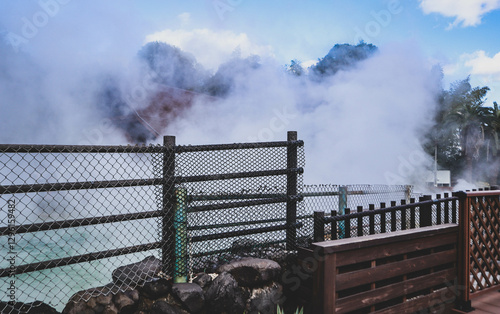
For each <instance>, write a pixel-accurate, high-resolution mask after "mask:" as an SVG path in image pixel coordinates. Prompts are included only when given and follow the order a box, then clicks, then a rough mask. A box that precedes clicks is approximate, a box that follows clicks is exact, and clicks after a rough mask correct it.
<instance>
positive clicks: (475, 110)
mask: <svg viewBox="0 0 500 314" xmlns="http://www.w3.org/2000/svg"><path fill="white" fill-rule="evenodd" d="M488 91H489V87H487V86H485V87H474V88H472V87H471V85H470V83H469V77H467V78H466V79H465V80H462V81H459V82H457V83H455V84H454V85H452V87H451V88H450V91H448V92H447V93H446V94H445V101H446V102H448V104H449V107H448V108H449V110H448V113H447V115H446V117H445V121H446V124H448V125H451V126H453V127H455V129H456V131H457V135H458V137H459V142H460V148H461V153H462V157H463V158H464V159H465V161H466V179H467V180H468V181H469V182H472V180H473V176H472V171H473V161H474V160H477V159H478V158H479V152H480V149H481V147H482V146H483V144H484V126H485V124H486V121H487V117H488V108H485V107H483V104H484V100H483V98H484V97H485V96H486V93H487V92H488Z"/></svg>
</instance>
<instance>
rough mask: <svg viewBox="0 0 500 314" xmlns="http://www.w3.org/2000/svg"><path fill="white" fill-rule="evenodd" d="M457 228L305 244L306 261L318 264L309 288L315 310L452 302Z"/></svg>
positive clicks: (412, 307)
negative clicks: (306, 245) (307, 247)
mask: <svg viewBox="0 0 500 314" xmlns="http://www.w3.org/2000/svg"><path fill="white" fill-rule="evenodd" d="M458 232H459V229H458V226H457V225H455V224H444V225H439V226H431V227H425V228H419V229H413V230H403V231H397V232H393V233H389V234H377V235H369V236H365V237H359V238H351V239H341V240H336V241H325V242H318V243H314V244H313V246H312V248H310V249H301V252H300V253H299V256H300V258H301V261H304V263H303V264H304V265H310V267H316V269H315V276H314V283H313V285H312V291H310V295H311V296H312V299H313V302H312V303H313V306H314V309H313V313H350V312H355V313H413V312H417V311H420V310H422V309H426V308H429V307H433V306H434V305H436V306H443V307H444V308H451V307H453V305H454V302H455V297H456V295H457V285H456V278H457V276H458V268H457V253H458V248H457V245H458V242H457V240H458ZM312 260H315V261H316V262H315V263H314V262H313V263H311V261H312ZM306 267H307V266H306Z"/></svg>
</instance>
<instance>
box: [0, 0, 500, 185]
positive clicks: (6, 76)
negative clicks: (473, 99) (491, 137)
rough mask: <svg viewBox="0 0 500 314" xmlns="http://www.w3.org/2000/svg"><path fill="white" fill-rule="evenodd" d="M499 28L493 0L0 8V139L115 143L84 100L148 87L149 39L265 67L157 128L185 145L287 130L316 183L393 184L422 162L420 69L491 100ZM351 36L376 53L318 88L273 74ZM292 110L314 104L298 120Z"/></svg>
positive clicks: (54, 1) (430, 106) (77, 2)
mask: <svg viewBox="0 0 500 314" xmlns="http://www.w3.org/2000/svg"><path fill="white" fill-rule="evenodd" d="M499 30H500V0H408V1H398V0H379V1H375V0H356V1H352V0H351V1H348V0H336V1H335V0H330V1H309V2H306V1H292V0H288V1H283V0H274V1H262V0H253V1H251V0H196V1H195V0H186V1H172V0H149V1H147V0H143V1H139V0H137V1H125V0H122V1H119V0H107V1H102V0H88V1H83V0H22V1H21V0H20V1H14V0H0V71H2V72H1V73H0V74H1V75H0V142H5V143H13V142H17V143H33V142H34V143H70V144H74V143H78V144H89V143H90V144H113V143H118V144H122V143H124V141H125V140H124V138H123V135H122V134H118V132H115V131H116V130H113V129H112V128H110V127H109V121H108V120H106V118H105V117H104V118H103V116H102V107H103V106H101V107H99V106H100V105H102V104H99V103H98V101H97V102H96V98H95V94H96V93H99V92H102V88H103V85H104V82H106V80H105V78H106V77H114V78H119V80H122V81H123V82H120V83H121V85H120V88H121V90H122V91H123V93H124V95H125V96H130V93H132V92H133V91H134V90H135V88H142V89H146V90H147V89H148V88H149V87H150V86H149V85H148V81H147V76H144V75H142V74H140V71H136V70H137V69H135V68H134V66H136V65H137V64H134V62H133V60H134V57H135V56H137V52H138V51H139V49H140V48H141V47H142V46H143V45H144V44H145V43H147V42H148V41H154V40H158V41H165V42H167V43H169V44H172V45H175V46H177V47H179V48H181V49H182V50H183V51H186V52H188V53H190V54H192V55H193V56H195V57H196V60H197V61H198V62H199V63H201V64H202V65H203V66H204V68H205V69H207V70H208V71H212V73H213V72H215V71H216V70H217V67H218V65H220V64H221V63H222V62H225V61H227V60H228V59H229V58H231V56H233V55H234V54H235V53H236V54H239V55H241V56H242V57H246V56H250V55H253V54H257V55H259V56H260V57H261V60H262V61H263V64H264V62H266V63H265V64H266V65H271V66H270V67H267V66H266V67H263V68H262V69H261V71H256V72H255V73H253V74H251V77H249V78H247V77H245V80H244V84H241V86H240V85H238V86H239V87H237V89H236V90H237V91H238V92H237V93H236V92H235V93H234V95H232V96H231V97H229V98H227V99H221V100H220V101H217V102H216V104H211V105H210V106H195V107H193V108H192V109H190V111H189V114H186V115H185V116H184V117H183V118H182V119H181V118H177V119H176V120H175V121H173V123H169V125H168V126H167V128H166V129H165V130H158V131H159V132H158V133H160V134H175V135H176V136H178V137H179V143H193V144H196V143H209V142H221V141H224V142H235V141H245V140H247V139H248V140H249V141H253V140H254V139H258V140H265V141H267V140H279V139H283V134H284V132H285V130H297V131H298V132H300V134H301V135H303V138H304V140H306V141H307V142H308V143H309V146H308V147H309V148H308V149H310V152H309V153H308V154H309V155H308V156H309V157H308V160H312V162H311V163H310V164H311V165H314V164H317V165H322V167H318V168H317V169H316V172H314V170H313V171H311V172H312V173H316V175H312V176H314V177H315V178H316V179H317V180H316V182H318V181H321V180H323V179H324V180H323V181H324V182H340V181H342V180H340V179H342V178H344V181H342V182H343V183H347V182H354V183H359V182H375V183H383V182H385V183H390V184H393V183H395V182H393V181H390V180H388V179H387V178H388V176H387V174H388V173H389V174H396V175H397V176H398V177H406V176H407V175H408V173H407V172H408V171H406V170H407V169H408V167H407V165H408V163H409V162H410V161H415V160H417V159H418V160H422V161H424V159H425V158H416V157H415V156H423V153H422V152H421V148H420V147H419V143H418V141H417V140H416V139H417V138H418V132H419V131H421V129H422V128H425V126H426V125H428V123H429V121H430V119H429V114H431V113H432V112H433V111H432V110H434V106H435V97H434V96H435V95H436V92H437V90H438V88H436V86H435V84H434V83H435V81H433V79H434V76H432V75H431V73H429V72H430V71H429V69H430V68H431V66H432V65H436V64H439V65H441V66H442V68H443V71H444V81H443V84H444V86H443V87H444V88H446V89H447V88H449V84H450V83H451V82H453V81H456V80H460V79H464V78H466V77H467V76H468V75H470V76H471V82H472V84H473V85H474V86H489V87H490V88H491V91H490V93H489V94H488V99H487V101H486V104H487V105H491V104H492V102H493V101H495V100H496V101H500V41H499V40H498V39H497V38H498V31H499ZM360 37H362V39H364V40H365V42H368V43H373V44H375V45H377V46H378V47H380V51H381V52H382V53H380V54H378V55H375V56H373V57H372V58H370V59H369V60H367V61H366V62H365V63H364V65H363V66H362V67H361V66H360V67H359V68H358V69H357V70H352V71H350V72H349V73H343V75H340V76H337V75H335V77H333V78H332V81H331V83H332V84H330V85H328V84H321V85H311V84H309V85H310V86H309V85H308V88H309V89H308V90H301V89H300V88H301V87H303V85H300V87H299V86H296V85H294V84H295V83H294V82H288V81H286V80H284V79H283V78H282V77H281V76H280V75H281V74H282V72H281V71H275V69H276V67H274V66H273V65H278V66H283V65H285V64H287V63H290V61H291V59H298V60H299V61H301V62H303V64H304V65H305V66H307V65H312V64H314V62H316V61H317V60H318V58H322V57H324V56H325V55H326V54H327V53H328V51H329V50H330V49H331V48H332V47H333V45H335V44H337V43H340V44H342V43H350V44H356V43H358V41H359V39H361V38H360ZM1 39H3V41H2V40H1ZM278 69H279V68H278ZM276 72H279V73H278V74H277V73H276ZM329 82H330V81H329ZM243 85H244V86H243ZM429 85H432V86H429ZM238 88H239V89H238ZM132 96H134V95H132ZM41 104H43V105H41ZM235 104H238V105H237V106H236V105H235ZM304 104H306V105H307V106H313V105H314V106H316V107H310V111H307V112H304V110H303V106H304ZM359 104H363V105H364V106H363V107H362V108H363V110H360V109H359V108H360V106H359ZM132 105H133V104H132ZM100 110H101V111H100ZM209 117H210V118H209ZM283 117H285V118H284V121H281V120H280V121H281V122H282V124H280V125H279V128H277V127H276V121H277V120H276V119H277V118H283ZM282 120H283V119H282ZM269 130H271V131H272V132H268V131H269ZM373 130H377V132H376V134H374V131H373ZM160 131H161V132H160ZM301 137H302V136H301ZM331 139H335V140H334V141H331ZM325 141H329V142H331V144H330V145H327V146H325V145H323V143H324V142H325ZM338 151H342V152H343V153H342V154H337V152H338ZM366 151H370V152H371V154H370V156H366ZM322 156H330V157H331V158H328V160H325V158H323V157H322ZM371 156H378V158H377V161H374V160H373V158H371ZM367 158H368V159H367ZM424 163H425V162H424ZM339 164H340V165H343V164H351V165H354V166H353V167H354V168H353V169H358V171H357V175H358V176H359V177H356V176H355V174H354V173H353V171H351V169H350V168H348V167H344V168H345V169H344V172H345V173H344V174H343V175H342V174H341V173H340V172H342V169H339V167H337V166H336V165H339ZM375 164H377V166H376V165H375ZM340 168H342V167H340ZM414 168H415V169H416V168H417V166H416V165H415V167H414ZM324 169H330V170H329V171H325V170H324ZM369 173H372V175H369ZM332 174H333V176H334V179H332V178H331V176H332ZM322 176H325V178H323V179H319V178H322ZM389 177H391V178H394V177H395V176H389ZM389 181H390V182H389ZM402 182H403V181H402ZM404 182H406V183H407V182H408V181H404ZM406 183H405V184H406Z"/></svg>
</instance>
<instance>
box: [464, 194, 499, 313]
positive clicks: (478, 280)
mask: <svg viewBox="0 0 500 314" xmlns="http://www.w3.org/2000/svg"><path fill="white" fill-rule="evenodd" d="M457 195H458V196H459V197H460V249H461V250H462V251H461V253H460V261H459V265H460V277H459V284H460V285H461V286H462V287H463V288H464V289H463V290H464V293H463V294H462V295H461V302H460V304H459V306H460V308H462V309H463V310H471V309H472V307H471V300H472V299H473V298H474V297H475V296H477V295H480V294H482V293H484V292H488V291H491V290H497V289H498V288H499V285H500V264H499V263H500V191H498V190H494V191H478V192H476V191H474V192H459V193H457Z"/></svg>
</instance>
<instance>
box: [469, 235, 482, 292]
mask: <svg viewBox="0 0 500 314" xmlns="http://www.w3.org/2000/svg"><path fill="white" fill-rule="evenodd" d="M471 238H473V237H471ZM472 241H473V244H474V245H476V244H477V241H476V240H475V239H472ZM476 247H477V246H476ZM470 256H471V257H472V259H473V260H474V262H475V263H476V265H477V266H478V269H479V271H480V272H481V274H482V269H481V268H480V266H481V263H480V262H479V260H478V259H477V256H476V254H474V252H473V251H472V250H471V252H470ZM470 273H471V274H472V276H473V278H474V279H475V280H476V282H477V284H478V285H479V287H480V289H479V290H482V289H484V286H483V284H482V282H481V279H480V278H479V277H478V276H477V272H476V271H475V270H474V265H473V264H472V262H471V264H470ZM470 289H471V290H477V289H475V288H474V287H473V284H472V283H471V284H470Z"/></svg>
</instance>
